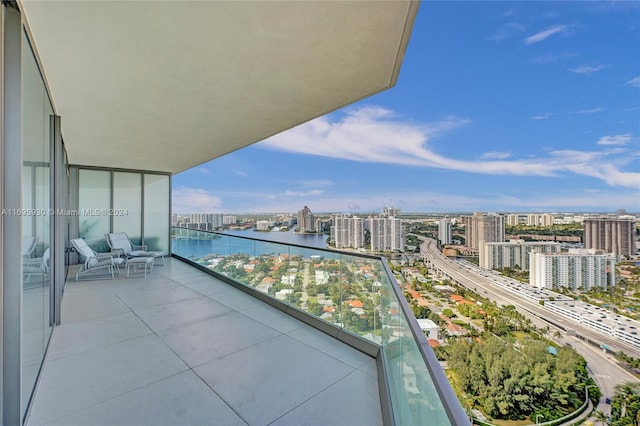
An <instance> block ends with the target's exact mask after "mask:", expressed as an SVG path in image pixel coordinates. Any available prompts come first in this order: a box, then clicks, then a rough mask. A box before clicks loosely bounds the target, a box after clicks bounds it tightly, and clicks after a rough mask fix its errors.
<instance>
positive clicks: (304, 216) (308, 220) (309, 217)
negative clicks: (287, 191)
mask: <svg viewBox="0 0 640 426" xmlns="http://www.w3.org/2000/svg"><path fill="white" fill-rule="evenodd" d="M298 232H301V233H305V232H316V219H315V217H314V216H313V213H311V209H309V207H307V206H304V208H303V209H302V210H298Z"/></svg>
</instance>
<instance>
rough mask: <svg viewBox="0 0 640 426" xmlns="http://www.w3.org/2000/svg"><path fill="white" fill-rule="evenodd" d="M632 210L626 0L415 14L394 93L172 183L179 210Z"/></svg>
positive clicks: (637, 39) (631, 67)
mask: <svg viewBox="0 0 640 426" xmlns="http://www.w3.org/2000/svg"><path fill="white" fill-rule="evenodd" d="M305 205H307V206H309V208H310V209H311V210H312V211H313V212H315V213H321V212H345V213H369V212H379V211H381V210H382V208H383V207H385V206H394V207H396V208H400V209H402V210H403V211H405V212H448V211H458V212H459V211H493V212H495V211H497V212H512V211H522V212H524V211H534V212H538V211H539V212H588V211H616V210H617V209H619V208H624V209H626V210H627V211H629V212H640V2H625V1H616V2H538V1H535V2H502V1H501V2H479V1H478V2H430V1H426V2H423V3H422V4H421V6H420V10H419V12H418V15H417V18H416V21H415V24H414V27H413V32H412V35H411V39H410V42H409V46H408V48H407V52H406V55H405V58H404V62H403V64H402V69H401V72H400V76H399V79H398V82H397V85H396V86H395V87H394V88H392V89H390V90H387V91H385V92H383V93H380V94H377V95H375V96H372V97H370V98H367V99H365V100H363V101H361V102H359V103H356V104H353V105H351V106H349V107H346V108H343V109H341V110H339V111H336V112H333V113H331V114H329V115H327V116H324V117H321V118H317V119H315V120H312V121H311V122H308V123H305V124H303V125H301V126H298V127H296V128H294V129H291V130H288V131H286V132H283V133H281V134H278V135H276V136H274V137H272V138H269V139H267V140H265V141H263V142H260V143H258V144H255V145H252V146H251V147H248V148H245V149H243V150H240V151H236V152H234V153H231V154H229V155H226V156H224V157H221V158H218V159H216V160H214V161H212V162H209V163H206V164H203V165H201V166H199V167H196V168H194V169H191V170H188V171H186V172H183V173H180V174H178V175H176V176H174V178H173V210H174V212H176V213H183V212H212V213H231V212H234V213H258V212H295V211H297V210H299V209H301V208H302V207H303V206H305Z"/></svg>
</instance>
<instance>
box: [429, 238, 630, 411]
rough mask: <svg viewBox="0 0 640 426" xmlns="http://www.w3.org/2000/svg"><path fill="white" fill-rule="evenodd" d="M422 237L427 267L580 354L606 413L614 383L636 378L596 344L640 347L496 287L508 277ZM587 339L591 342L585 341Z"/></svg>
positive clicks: (622, 348)
mask: <svg viewBox="0 0 640 426" xmlns="http://www.w3.org/2000/svg"><path fill="white" fill-rule="evenodd" d="M422 238H423V243H422V244H421V246H420V250H421V254H422V255H423V259H424V260H425V262H427V266H428V267H429V268H430V269H431V270H435V271H437V272H438V273H440V274H442V275H444V276H446V277H448V278H449V279H451V280H452V281H454V282H456V283H457V284H459V285H462V286H464V287H466V288H468V289H469V290H472V291H474V292H476V293H478V294H480V295H481V296H483V297H486V298H488V299H490V300H492V301H494V302H496V303H498V304H499V305H501V306H504V305H513V306H515V307H516V309H517V310H518V312H520V313H522V314H523V315H525V316H526V317H527V318H529V319H530V320H531V321H532V322H533V323H534V324H535V325H536V326H537V327H540V328H542V327H545V326H549V327H550V330H551V331H550V333H549V335H548V336H547V337H548V338H550V339H552V340H554V341H556V342H557V343H559V344H561V345H563V344H569V345H571V347H573V348H574V349H575V350H576V351H577V352H578V353H579V354H580V355H582V356H583V357H584V358H585V360H586V361H587V367H588V369H589V372H590V374H591V376H592V377H593V379H594V380H595V381H596V383H597V384H598V386H599V387H600V389H601V391H602V393H603V398H601V400H600V403H599V404H598V409H599V410H601V411H603V412H605V413H607V414H608V413H609V411H610V406H609V405H607V404H605V398H606V397H611V396H612V395H613V393H614V388H615V385H616V384H619V383H623V382H625V381H639V380H638V379H637V378H635V377H634V376H633V375H631V374H630V373H628V372H627V371H625V370H624V369H623V368H621V367H620V366H618V364H617V362H616V361H615V358H614V355H612V354H611V353H606V351H604V350H603V349H600V348H599V345H600V344H606V345H608V346H609V347H610V348H611V349H613V350H614V351H617V350H622V351H624V352H625V353H627V354H628V355H630V356H633V357H640V351H639V350H638V349H636V348H633V347H631V346H629V345H626V344H623V343H622V342H619V341H617V340H614V339H613V338H611V337H609V336H606V335H603V334H601V333H598V332H596V331H594V330H591V329H590V328H587V327H585V326H584V325H582V324H580V323H578V322H577V321H573V320H571V319H569V318H566V317H563V316H561V315H559V314H556V313H555V312H551V311H549V310H548V309H545V308H544V307H543V306H541V305H540V304H539V303H537V302H534V301H532V300H530V299H527V298H525V297H523V296H519V295H518V294H517V293H515V292H513V291H509V290H506V289H505V288H503V287H500V286H499V285H498V284H497V282H498V280H505V282H506V280H509V279H508V278H505V277H501V276H499V275H495V274H494V273H492V272H490V271H486V270H481V269H480V268H474V269H472V268H469V267H466V266H463V265H461V264H460V263H459V262H456V261H454V260H451V259H449V258H447V257H446V256H444V255H443V254H442V253H441V252H440V251H439V250H438V248H437V245H436V242H435V240H432V239H428V238H424V237H422ZM567 330H572V332H571V334H573V333H574V332H575V336H574V335H567V334H566V331H567ZM556 331H559V332H560V334H561V337H560V338H555V337H554V336H553V335H554V334H555V332H556ZM587 340H589V341H591V343H588V342H587Z"/></svg>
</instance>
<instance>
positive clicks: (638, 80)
mask: <svg viewBox="0 0 640 426" xmlns="http://www.w3.org/2000/svg"><path fill="white" fill-rule="evenodd" d="M627 84H628V85H629V86H633V87H640V76H638V77H635V78H632V79H631V80H629V81H627Z"/></svg>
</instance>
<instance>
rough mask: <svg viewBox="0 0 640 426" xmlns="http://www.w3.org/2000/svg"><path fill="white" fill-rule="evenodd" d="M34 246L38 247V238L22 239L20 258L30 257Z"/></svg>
mask: <svg viewBox="0 0 640 426" xmlns="http://www.w3.org/2000/svg"><path fill="white" fill-rule="evenodd" d="M36 245H38V237H22V257H23V258H29V257H31V253H33V251H34V250H35V249H36Z"/></svg>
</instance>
